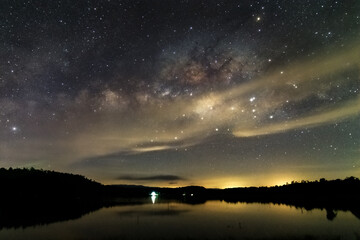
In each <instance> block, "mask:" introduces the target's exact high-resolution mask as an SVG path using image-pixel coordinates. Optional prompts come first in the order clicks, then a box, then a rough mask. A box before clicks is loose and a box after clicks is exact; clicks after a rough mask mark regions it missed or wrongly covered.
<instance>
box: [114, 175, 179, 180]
mask: <svg viewBox="0 0 360 240" xmlns="http://www.w3.org/2000/svg"><path fill="white" fill-rule="evenodd" d="M117 179H118V180H127V181H177V180H185V178H182V177H180V176H176V175H150V176H140V175H122V176H119V177H118V178H117Z"/></svg>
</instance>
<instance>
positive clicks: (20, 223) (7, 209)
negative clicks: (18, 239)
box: [0, 201, 102, 230]
mask: <svg viewBox="0 0 360 240" xmlns="http://www.w3.org/2000/svg"><path fill="white" fill-rule="evenodd" d="M101 207H102V206H101V205H100V204H95V203H92V204H89V203H86V202H76V201H74V202H60V201H59V202H42V203H40V202H28V203H18V204H16V203H1V206H0V230H1V229H3V228H26V227H30V226H36V225H45V224H50V223H55V222H60V221H68V220H73V219H78V218H80V217H82V216H84V215H86V214H88V213H90V212H93V211H96V210H98V209H100V208H101Z"/></svg>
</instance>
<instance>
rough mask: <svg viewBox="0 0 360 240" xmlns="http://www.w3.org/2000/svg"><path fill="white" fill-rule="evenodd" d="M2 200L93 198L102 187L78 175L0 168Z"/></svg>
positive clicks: (99, 192)
mask: <svg viewBox="0 0 360 240" xmlns="http://www.w3.org/2000/svg"><path fill="white" fill-rule="evenodd" d="M0 191H1V196H4V197H3V198H2V200H7V199H11V201H14V200H15V201H22V200H24V199H26V200H29V199H39V200H43V199H53V200H60V199H61V200H63V199H84V198H97V197H98V196H99V195H101V194H102V191H103V185H102V184H100V183H97V182H94V181H92V180H89V179H87V178H85V177H83V176H80V175H74V174H68V173H60V172H54V171H44V170H35V169H34V168H31V169H26V168H24V169H12V168H10V169H4V168H1V169H0Z"/></svg>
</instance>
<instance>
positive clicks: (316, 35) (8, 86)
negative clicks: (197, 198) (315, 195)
mask: <svg viewBox="0 0 360 240" xmlns="http://www.w3.org/2000/svg"><path fill="white" fill-rule="evenodd" d="M0 29H1V32H2V34H0V44H1V47H0V165H1V166H2V167H29V166H34V167H37V168H44V169H51V170H53V169H54V170H59V171H68V172H74V173H80V174H83V175H86V176H88V177H90V178H93V179H95V180H98V181H100V182H103V183H122V184H144V185H156V186H183V185H190V184H194V185H204V186H206V187H221V188H223V187H231V186H249V185H275V184H284V183H285V182H286V181H289V182H290V181H291V180H301V179H306V180H313V179H318V178H320V177H325V178H344V177H346V176H350V175H353V176H357V177H359V174H360V172H359V166H360V165H359V164H360V162H359V161H360V158H359V157H360V131H359V129H360V121H359V120H360V119H359V113H360V95H359V94H360V93H359V91H360V55H359V53H360V44H359V38H360V3H358V2H357V1H356V0H350V1H331V0H321V1H310V0H308V1H298V0H292V1H285V0H283V1H281V0H278V1H198V0H195V1H115V0H107V1H92V0H89V1H75V2H74V1H65V0H59V1H10V0H9V1H5V2H4V3H2V7H1V10H0ZM121 176H126V177H121ZM159 176H160V177H159ZM164 176H165V177H164ZM166 176H170V178H167V177H166Z"/></svg>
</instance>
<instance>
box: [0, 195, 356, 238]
mask: <svg viewBox="0 0 360 240" xmlns="http://www.w3.org/2000/svg"><path fill="white" fill-rule="evenodd" d="M334 213H335V214H336V217H335V218H333V219H332V220H331V221H330V220H328V219H327V214H328V213H327V212H326V210H321V209H315V210H311V211H306V210H304V209H297V208H295V207H290V206H286V205H274V204H256V203H251V204H246V203H237V204H233V203H226V202H220V201H208V202H206V203H205V204H197V205H190V204H183V203H177V202H165V203H157V202H155V204H153V203H152V202H151V199H149V202H148V203H145V204H139V205H126V206H116V207H110V208H102V209H100V210H98V211H95V212H91V213H89V214H86V215H84V216H82V217H81V218H78V219H74V220H68V221H61V222H55V223H51V224H47V225H37V226H31V227H26V228H3V229H2V230H1V231H0V239H360V219H359V218H357V217H355V216H354V215H353V214H352V213H351V212H349V211H347V212H344V211H338V212H334Z"/></svg>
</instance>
